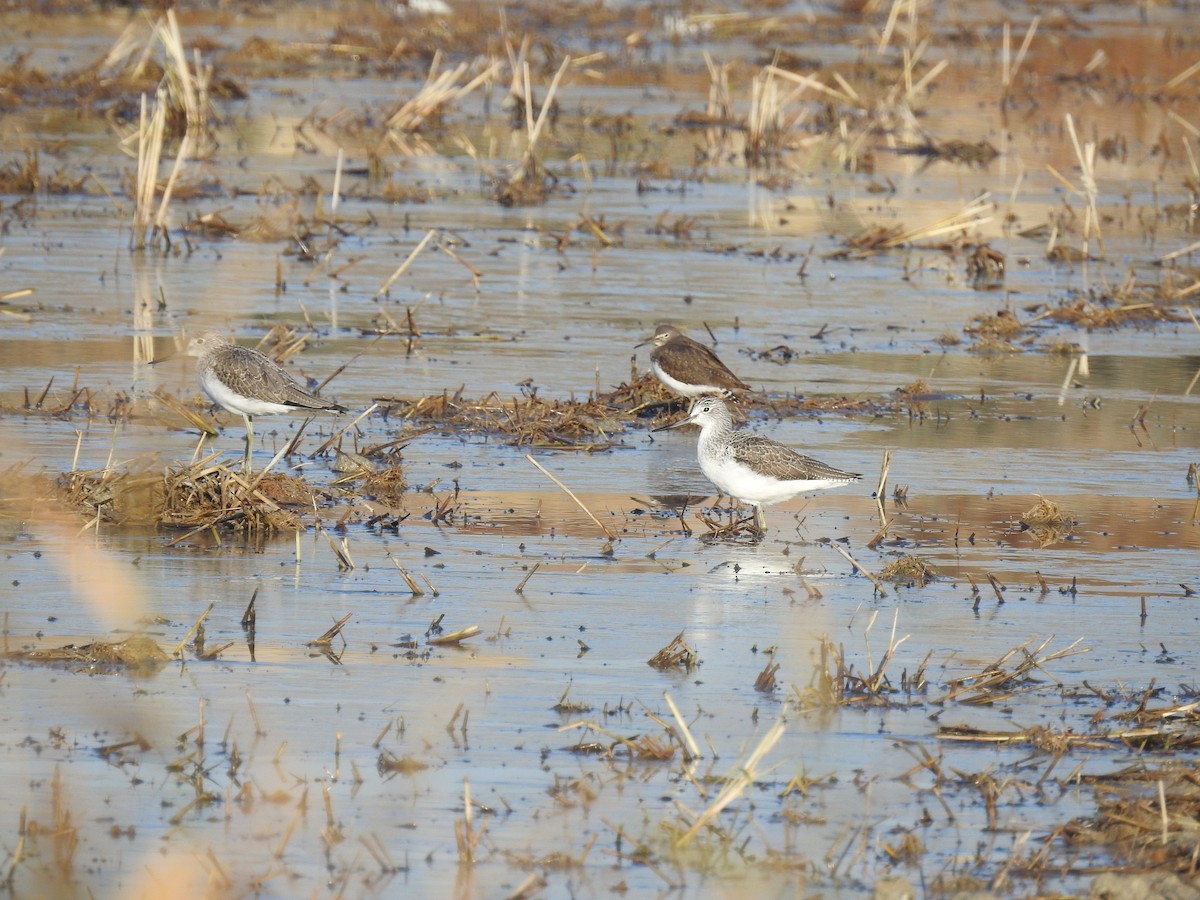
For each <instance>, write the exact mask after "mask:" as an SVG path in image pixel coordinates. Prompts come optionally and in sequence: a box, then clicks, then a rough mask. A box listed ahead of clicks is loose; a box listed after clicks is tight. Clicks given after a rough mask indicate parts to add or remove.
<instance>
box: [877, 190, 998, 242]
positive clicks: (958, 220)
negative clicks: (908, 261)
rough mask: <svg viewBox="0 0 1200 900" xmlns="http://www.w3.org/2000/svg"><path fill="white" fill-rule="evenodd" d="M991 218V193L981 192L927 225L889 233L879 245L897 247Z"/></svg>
mask: <svg viewBox="0 0 1200 900" xmlns="http://www.w3.org/2000/svg"><path fill="white" fill-rule="evenodd" d="M992 218H993V216H992V201H991V194H989V193H983V194H980V195H979V196H978V197H976V198H975V199H974V200H971V201H970V202H968V203H967V204H966V205H965V206H963V208H962V209H960V210H959V211H958V212H955V213H952V214H951V215H949V216H946V217H944V218H941V219H938V220H937V221H936V222H931V223H929V224H928V225H923V226H921V227H920V228H914V229H913V230H911V231H901V232H900V233H898V234H894V235H889V236H888V237H886V238H885V239H883V240H882V241H880V244H879V245H880V246H881V247H883V248H885V249H891V248H894V247H899V246H901V245H902V244H910V243H912V242H914V241H920V240H928V239H929V238H933V237H939V236H941V235H943V234H951V233H953V232H957V231H964V230H966V229H967V228H971V227H976V226H979V225H984V224H986V223H988V222H990V221H991V220H992Z"/></svg>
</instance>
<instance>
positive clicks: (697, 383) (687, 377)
mask: <svg viewBox="0 0 1200 900" xmlns="http://www.w3.org/2000/svg"><path fill="white" fill-rule="evenodd" d="M646 344H653V345H654V350H653V351H651V353H650V371H651V372H653V373H654V377H655V378H657V379H658V380H659V381H661V382H662V383H663V384H665V385H666V386H667V387H668V388H670V389H671V390H673V391H674V392H675V393H677V394H682V395H683V396H684V397H700V396H703V395H706V394H716V395H719V396H721V397H731V396H733V392H734V391H749V390H753V389H752V388H751V387H750V385H748V384H746V383H745V382H744V381H742V380H741V379H740V378H738V377H737V376H736V375H734V374H733V373H732V372H730V371H729V368H728V367H727V366H726V365H725V363H723V362H721V360H720V358H719V357H718V356H717V354H716V353H714V352H713V351H712V349H711V348H709V347H707V346H705V345H704V344H701V343H700V342H699V341H694V340H692V339H691V338H690V337H688V336H687V335H686V334H684V333H683V332H681V331H680V330H679V329H678V328H676V327H675V326H674V325H656V326H655V328H654V334H653V335H652V336H651V337H648V338H646V340H644V341H642V342H641V343H640V344H638V345H637V346H638V347H643V346H645V345H646Z"/></svg>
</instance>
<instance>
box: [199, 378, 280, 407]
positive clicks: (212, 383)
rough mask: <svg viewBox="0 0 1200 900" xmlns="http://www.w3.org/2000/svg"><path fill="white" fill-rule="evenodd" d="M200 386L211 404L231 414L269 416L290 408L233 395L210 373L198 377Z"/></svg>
mask: <svg viewBox="0 0 1200 900" xmlns="http://www.w3.org/2000/svg"><path fill="white" fill-rule="evenodd" d="M200 386H201V387H202V388H204V393H206V394H208V396H209V397H211V398H212V400H213V402H214V403H216V404H217V405H218V406H221V407H223V408H224V409H227V410H229V411H230V412H232V413H237V414H238V415H240V416H270V415H276V414H278V413H285V412H287V411H288V410H290V409H291V408H292V407H290V406H286V405H284V404H283V403H272V402H270V401H269V400H256V399H255V398H253V397H243V396H242V395H241V394H235V393H234V392H233V391H231V390H230V389H229V388H228V387H226V386H225V382H223V381H221V379H219V378H217V377H216V376H215V375H214V374H213V373H211V372H205V373H204V374H203V375H202V376H201V377H200Z"/></svg>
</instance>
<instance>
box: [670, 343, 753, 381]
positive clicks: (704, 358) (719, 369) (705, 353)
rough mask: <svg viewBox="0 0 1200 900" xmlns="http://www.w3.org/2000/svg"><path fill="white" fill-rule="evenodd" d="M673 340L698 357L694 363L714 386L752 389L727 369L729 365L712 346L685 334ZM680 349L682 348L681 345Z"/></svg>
mask: <svg viewBox="0 0 1200 900" xmlns="http://www.w3.org/2000/svg"><path fill="white" fill-rule="evenodd" d="M675 340H676V341H679V342H680V344H681V345H683V344H686V352H688V353H691V354H694V356H695V357H697V358H698V359H697V363H696V364H694V365H696V367H697V368H698V369H701V370H702V371H704V372H705V373H706V374H707V375H708V379H707V380H708V381H709V382H710V383H712V384H714V386H716V387H721V388H727V389H729V390H734V391H750V390H753V388H752V387H750V385H748V384H746V383H745V382H744V381H742V379H740V378H738V377H737V376H736V375H734V374H733V372H731V371H730V370H729V366H727V365H725V363H723V362H722V361H721V357H719V356H717V352H716V351H715V350H713V348H712V347H710V346H708V345H707V344H702V343H700V342H699V341H697V340H693V339H692V338H690V337H687V336H686V335H679V336H678V337H677V338H675ZM680 349H681V350H682V349H684V348H683V347H682V346H681V347H680ZM714 376H715V377H714Z"/></svg>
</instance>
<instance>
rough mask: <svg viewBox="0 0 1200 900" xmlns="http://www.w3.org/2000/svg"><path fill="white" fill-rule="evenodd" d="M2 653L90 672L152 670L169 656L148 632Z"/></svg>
mask: <svg viewBox="0 0 1200 900" xmlns="http://www.w3.org/2000/svg"><path fill="white" fill-rule="evenodd" d="M3 656H4V658H5V659H11V660H15V661H18V662H29V663H48V664H54V665H62V666H66V667H68V668H70V669H72V670H73V671H80V672H90V673H104V672H120V671H124V672H130V673H133V674H152V673H154V672H157V671H158V670H159V669H161V668H162V667H163V666H164V665H166V664H167V662H168V661H169V660H170V657H169V656H168V655H167V654H166V653H165V652H164V651H163V649H162V648H161V647H160V646H159V645H158V642H157V641H156V640H154V638H152V637H150V636H148V635H145V634H134V635H130V636H129V637H127V638H125V639H124V640H123V641H115V642H114V641H93V642H92V643H90V644H65V645H64V646H62V647H48V648H44V649H32V650H13V651H9V652H6V653H4V654H3Z"/></svg>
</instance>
